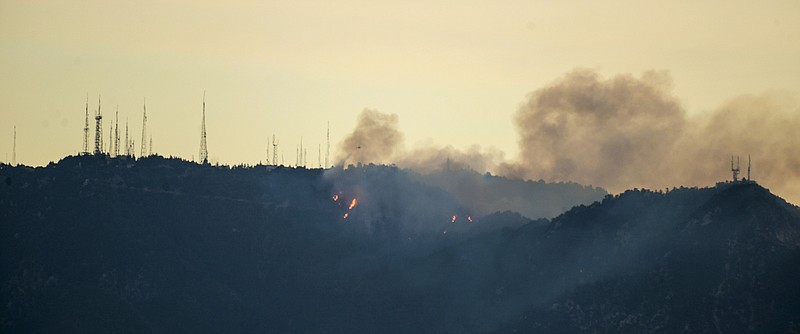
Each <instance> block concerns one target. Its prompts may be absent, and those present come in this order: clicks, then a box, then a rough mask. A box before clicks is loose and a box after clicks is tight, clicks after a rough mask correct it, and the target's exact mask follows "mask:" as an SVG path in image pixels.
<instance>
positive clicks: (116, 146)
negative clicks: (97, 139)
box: [114, 106, 119, 157]
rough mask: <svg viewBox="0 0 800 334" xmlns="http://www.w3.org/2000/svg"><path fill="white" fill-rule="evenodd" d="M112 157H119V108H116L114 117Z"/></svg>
mask: <svg viewBox="0 0 800 334" xmlns="http://www.w3.org/2000/svg"><path fill="white" fill-rule="evenodd" d="M114 156H115V157H118V156H119V106H117V114H116V115H115V116H114Z"/></svg>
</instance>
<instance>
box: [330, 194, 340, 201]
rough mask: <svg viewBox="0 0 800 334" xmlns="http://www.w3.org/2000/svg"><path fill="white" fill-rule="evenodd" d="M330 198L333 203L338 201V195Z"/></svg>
mask: <svg viewBox="0 0 800 334" xmlns="http://www.w3.org/2000/svg"><path fill="white" fill-rule="evenodd" d="M331 198H333V201H334V202H336V201H338V200H339V195H338V194H335V195H333V197H331Z"/></svg>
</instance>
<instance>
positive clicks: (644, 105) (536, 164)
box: [501, 70, 686, 190]
mask: <svg viewBox="0 0 800 334" xmlns="http://www.w3.org/2000/svg"><path fill="white" fill-rule="evenodd" d="M669 89H670V80H669V77H668V75H667V74H666V73H663V72H648V73H645V75H643V76H642V77H641V78H635V77H633V76H630V75H623V76H618V77H615V78H612V79H610V80H605V81H603V80H601V79H600V77H599V75H598V74H597V73H595V72H592V71H589V70H576V71H573V72H571V73H569V74H567V75H566V76H565V77H564V78H563V79H561V80H560V81H558V82H556V83H554V84H553V85H551V86H549V87H546V88H543V89H539V90H537V91H535V92H533V93H531V94H530V95H529V97H528V101H526V102H525V103H524V104H523V105H522V106H521V107H520V109H519V111H518V112H517V115H516V117H515V124H516V127H517V131H518V132H519V134H520V139H519V146H520V154H521V156H520V161H519V162H517V163H515V164H511V165H506V166H504V167H503V168H502V169H501V174H505V175H510V176H517V177H523V178H542V179H544V180H551V181H574V182H578V183H583V184H592V185H600V186H604V187H610V188H611V189H612V190H622V189H623V188H625V187H629V186H632V185H641V184H647V183H648V182H649V181H650V180H652V178H653V172H652V170H653V169H654V168H655V169H658V168H657V167H658V166H659V161H661V160H663V159H664V158H665V157H667V156H669V154H670V152H671V151H672V149H673V146H674V143H675V142H676V140H677V139H678V138H679V137H680V135H681V133H682V131H683V130H684V128H685V126H686V120H685V116H684V115H685V113H684V111H683V109H682V108H681V105H680V103H679V102H678V100H677V99H676V98H675V97H673V96H671V95H669Z"/></svg>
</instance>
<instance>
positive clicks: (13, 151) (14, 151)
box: [11, 125, 17, 166]
mask: <svg viewBox="0 0 800 334" xmlns="http://www.w3.org/2000/svg"><path fill="white" fill-rule="evenodd" d="M16 165H17V126H16V125H14V146H13V147H12V149H11V166H16Z"/></svg>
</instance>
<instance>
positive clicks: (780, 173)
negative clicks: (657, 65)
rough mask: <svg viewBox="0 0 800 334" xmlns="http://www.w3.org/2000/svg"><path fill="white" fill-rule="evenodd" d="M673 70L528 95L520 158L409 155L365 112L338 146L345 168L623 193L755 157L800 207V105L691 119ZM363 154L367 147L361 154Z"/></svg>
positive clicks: (766, 177)
mask: <svg viewBox="0 0 800 334" xmlns="http://www.w3.org/2000/svg"><path fill="white" fill-rule="evenodd" d="M671 89H672V80H671V77H670V75H669V73H667V72H663V71H648V72H645V73H643V74H642V75H641V76H639V77H636V76H633V75H629V74H624V75H618V76H614V77H611V78H607V79H606V78H603V77H601V76H600V75H599V74H598V73H597V72H595V71H593V70H587V69H577V70H574V71H572V72H569V73H567V74H566V75H565V76H564V77H563V78H560V79H558V80H556V81H554V82H553V83H552V84H550V85H549V86H547V87H543V88H540V89H538V90H535V91H533V92H531V93H530V94H529V95H528V97H527V99H526V100H525V101H524V102H523V103H522V104H521V105H520V107H519V109H518V111H517V113H516V115H515V117H514V124H515V125H516V128H517V131H518V133H519V136H520V137H519V148H520V156H519V157H517V158H516V159H514V160H505V159H504V155H503V153H502V152H500V151H499V150H496V149H493V148H489V149H486V148H481V147H478V146H473V147H471V148H470V149H469V150H467V151H461V150H458V149H455V148H452V147H445V148H424V149H422V148H415V149H412V150H406V149H404V147H403V140H402V138H403V135H402V133H401V132H400V130H399V129H398V124H399V122H398V117H397V115H386V114H381V113H380V112H378V111H375V110H365V111H364V112H363V113H362V114H361V116H360V118H359V123H358V125H357V126H356V129H355V130H354V131H353V133H351V134H350V135H349V136H348V137H347V138H346V139H345V140H344V142H343V144H342V145H341V148H342V151H343V153H342V154H340V158H339V161H340V163H341V164H350V163H357V162H364V163H368V162H374V163H395V164H397V165H398V166H401V167H406V168H412V169H416V170H419V171H422V172H428V171H431V170H436V169H441V168H442V167H443V166H444V164H445V161H446V160H448V159H449V160H450V163H451V164H456V165H462V166H463V165H469V166H470V167H471V168H473V169H476V170H478V171H480V172H483V171H491V172H494V173H497V174H499V175H502V176H508V177H515V178H525V179H534V180H535V179H544V180H546V181H572V182H578V183H582V184H591V185H594V186H601V187H604V188H606V189H609V190H610V191H612V192H619V191H622V190H624V189H627V188H633V187H649V188H663V187H671V186H676V185H708V184H712V183H714V182H716V181H720V180H722V179H723V178H728V173H727V170H728V168H729V159H730V156H731V155H732V154H733V155H741V156H742V157H743V158H744V160H742V171H743V172H744V171H745V170H746V168H747V162H746V160H747V154H751V155H752V157H753V166H754V170H753V178H754V179H756V180H758V181H759V182H761V183H762V184H764V185H766V186H768V187H770V188H773V189H775V190H776V192H777V193H778V194H781V195H783V196H785V197H787V198H790V199H791V200H793V201H794V202H798V201H799V200H800V132H798V131H797V129H798V128H800V103H798V100H797V99H796V98H794V97H792V96H789V95H788V94H781V93H774V92H770V93H765V94H762V95H742V96H738V97H735V98H733V99H731V100H729V101H726V102H725V103H723V104H722V105H721V107H719V108H717V109H716V110H714V111H712V112H710V113H707V114H705V115H702V116H698V117H689V116H688V115H687V114H686V112H685V110H684V108H683V106H682V105H681V103H680V100H679V99H678V98H677V97H676V96H674V95H673V94H672V92H671ZM358 146H361V148H360V149H358V148H357V147H358Z"/></svg>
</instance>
